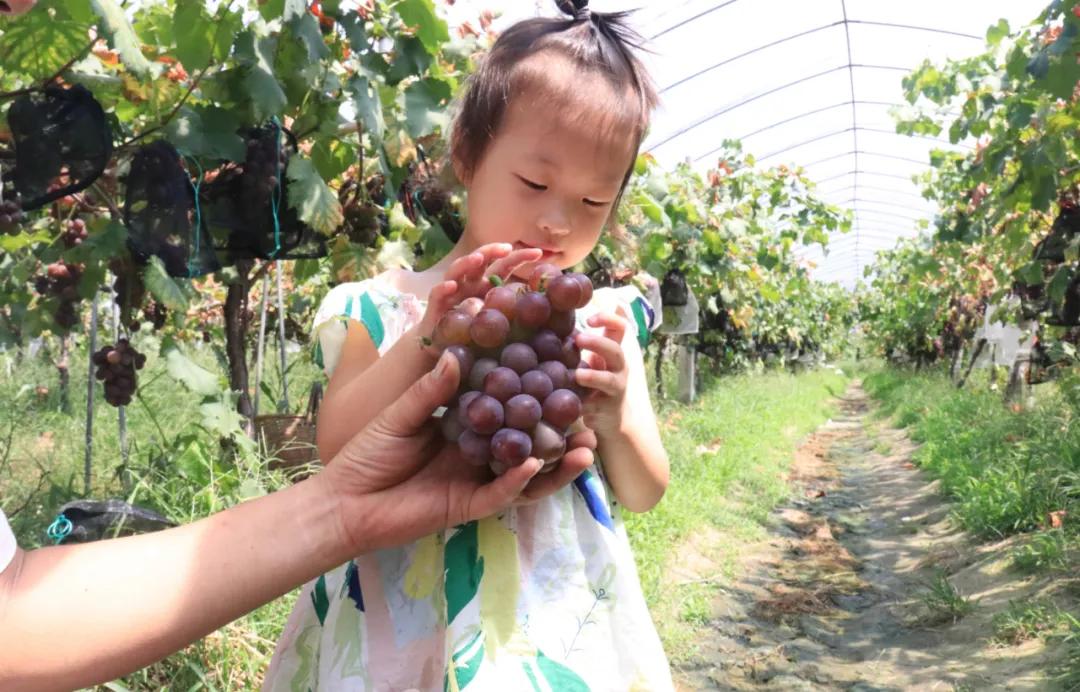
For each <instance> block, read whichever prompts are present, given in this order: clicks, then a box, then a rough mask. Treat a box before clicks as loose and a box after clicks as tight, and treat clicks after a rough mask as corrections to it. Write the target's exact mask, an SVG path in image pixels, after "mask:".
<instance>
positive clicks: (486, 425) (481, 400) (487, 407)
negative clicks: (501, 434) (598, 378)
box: [465, 392, 580, 435]
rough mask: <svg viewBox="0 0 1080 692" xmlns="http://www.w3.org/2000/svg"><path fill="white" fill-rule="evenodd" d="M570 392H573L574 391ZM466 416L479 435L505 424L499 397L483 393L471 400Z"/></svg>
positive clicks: (486, 433)
mask: <svg viewBox="0 0 1080 692" xmlns="http://www.w3.org/2000/svg"><path fill="white" fill-rule="evenodd" d="M569 393H570V394H573V392H569ZM548 398H549V399H550V398H551V397H548ZM574 398H575V399H576V398H577V397H574ZM579 405H580V404H579ZM564 413H565V411H564ZM465 418H466V419H467V420H468V422H469V428H470V429H471V430H472V431H473V432H475V433H477V434H479V435H491V434H493V433H494V432H495V431H496V430H498V429H499V428H501V427H502V425H503V406H502V404H501V403H499V401H498V399H494V398H492V397H490V396H487V395H486V394H481V395H480V396H478V397H476V398H475V399H473V400H472V401H470V402H469V406H468V407H467V408H466V409H465Z"/></svg>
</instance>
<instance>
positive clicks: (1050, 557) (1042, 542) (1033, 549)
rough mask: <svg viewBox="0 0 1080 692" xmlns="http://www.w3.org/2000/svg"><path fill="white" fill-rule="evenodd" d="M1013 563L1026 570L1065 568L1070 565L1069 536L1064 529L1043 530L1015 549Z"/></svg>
mask: <svg viewBox="0 0 1080 692" xmlns="http://www.w3.org/2000/svg"><path fill="white" fill-rule="evenodd" d="M1012 559H1013V564H1014V565H1015V566H1016V567H1017V568H1018V569H1021V570H1023V571H1025V572H1036V571H1048V570H1064V569H1067V568H1068V566H1069V544H1068V537H1067V536H1066V534H1065V531H1064V530H1062V529H1050V530H1049V531H1041V532H1039V533H1036V534H1035V535H1034V536H1032V537H1031V540H1030V541H1028V542H1027V543H1025V544H1024V545H1022V546H1020V547H1019V548H1017V549H1016V550H1014V551H1013V555H1012Z"/></svg>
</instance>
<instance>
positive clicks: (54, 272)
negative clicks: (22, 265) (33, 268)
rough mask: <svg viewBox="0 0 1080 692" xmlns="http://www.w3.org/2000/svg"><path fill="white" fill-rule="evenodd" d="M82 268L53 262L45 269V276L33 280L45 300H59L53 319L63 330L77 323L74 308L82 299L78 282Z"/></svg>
mask: <svg viewBox="0 0 1080 692" xmlns="http://www.w3.org/2000/svg"><path fill="white" fill-rule="evenodd" d="M82 273H83V268H82V266H81V265H78V264H69V263H68V262H54V263H52V264H50V265H48V266H47V267H45V274H44V275H42V276H39V277H37V279H35V280H34V288H35V289H36V290H37V292H38V293H39V294H40V295H41V296H43V297H46V298H49V297H55V298H58V299H59V304H58V305H57V308H56V312H54V313H53V319H54V320H56V324H58V325H59V326H61V327H63V328H64V329H71V328H72V327H74V326H75V325H76V324H77V323H78V321H79V315H78V313H77V312H76V309H75V308H76V306H77V305H78V304H79V301H80V300H82V297H81V296H80V295H79V280H80V279H81V278H82Z"/></svg>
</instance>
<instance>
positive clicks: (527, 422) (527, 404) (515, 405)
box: [504, 394, 543, 430]
mask: <svg viewBox="0 0 1080 692" xmlns="http://www.w3.org/2000/svg"><path fill="white" fill-rule="evenodd" d="M504 408H505V410H506V415H505V416H504V418H505V421H504V422H505V424H506V427H508V428H517V429H518V430H531V429H532V428H533V426H534V425H536V424H537V423H539V422H540V418H541V417H542V416H543V409H542V408H541V407H540V402H539V401H537V400H536V399H534V398H533V397H531V396H529V395H528V394H518V395H517V396H515V397H512V398H511V399H510V400H509V401H507V402H506V406H505V407H504Z"/></svg>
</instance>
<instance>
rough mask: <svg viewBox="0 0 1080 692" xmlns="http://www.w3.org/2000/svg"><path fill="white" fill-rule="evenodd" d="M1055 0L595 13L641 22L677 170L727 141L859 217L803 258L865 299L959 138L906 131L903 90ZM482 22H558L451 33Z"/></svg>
mask: <svg viewBox="0 0 1080 692" xmlns="http://www.w3.org/2000/svg"><path fill="white" fill-rule="evenodd" d="M1047 1H1048V0H977V1H976V0H933V1H931V0H905V2H883V0H607V1H604V0H593V2H591V3H590V7H591V8H592V9H594V10H597V11H612V10H627V9H636V10H638V12H637V13H636V15H635V19H634V21H635V23H636V25H637V27H638V30H639V31H640V32H641V34H642V35H643V36H645V37H647V38H649V39H650V41H649V43H648V47H649V49H650V50H651V51H652V53H651V54H650V55H646V62H647V64H648V66H649V68H650V70H651V72H652V75H653V78H654V79H655V81H656V83H657V86H658V87H659V88H660V89H661V99H662V105H661V108H660V110H659V112H657V113H656V115H655V117H654V120H653V128H652V132H651V134H650V136H649V139H648V140H647V141H646V144H645V148H646V149H647V150H648V151H650V152H651V153H652V154H653V155H655V156H656V157H657V159H658V160H659V161H660V162H661V163H662V164H664V165H673V164H675V163H678V162H680V161H686V160H689V161H691V162H693V164H694V166H695V167H696V168H699V169H701V170H704V169H706V168H708V167H711V166H714V165H715V164H716V163H717V152H718V151H719V148H720V146H721V145H722V143H723V142H724V140H727V139H740V140H742V142H743V148H744V150H745V151H746V152H748V153H752V154H753V155H754V156H755V157H757V159H758V161H759V162H761V164H763V165H770V166H773V165H779V164H782V163H783V164H788V165H801V166H803V167H804V168H805V169H806V172H807V174H808V176H809V177H810V178H811V179H812V180H814V181H815V182H816V183H818V194H819V195H820V196H821V197H823V198H824V199H825V200H827V201H829V202H831V203H834V204H837V205H839V206H842V207H845V208H848V209H851V210H852V211H853V213H854V218H855V224H854V227H853V229H852V232H851V233H849V234H847V235H842V236H837V237H835V238H834V239H833V242H831V243H830V249H829V252H828V254H827V255H823V253H822V252H821V250H820V248H818V247H816V246H814V247H808V248H800V250H799V252H800V255H801V256H803V257H805V258H806V260H807V261H809V262H811V263H813V266H815V269H814V274H815V276H817V277H818V278H820V279H823V280H827V281H838V282H840V283H842V284H843V285H845V286H853V285H854V284H855V283H856V281H857V280H858V278H859V277H861V276H862V274H863V268H864V267H865V266H867V265H868V264H872V262H873V259H874V254H875V253H876V252H877V251H878V250H881V249H885V248H889V247H892V246H893V245H894V244H895V243H896V240H897V239H898V238H899V237H902V236H910V235H914V234H915V233H917V231H918V225H917V224H918V221H919V220H920V219H927V220H932V219H933V215H934V211H935V209H934V207H933V206H932V204H931V203H929V202H927V201H926V200H924V199H923V198H922V197H921V195H920V194H919V189H918V187H917V186H916V185H915V183H914V182H912V180H911V178H912V176H913V175H916V174H919V173H921V172H923V171H925V170H926V169H927V168H928V167H929V152H930V150H931V149H932V148H937V147H940V148H944V149H964V148H967V147H970V146H972V144H973V143H972V142H967V143H960V144H959V145H956V146H953V145H950V144H949V142H948V141H947V139H933V138H922V137H907V136H905V135H899V134H897V133H896V131H895V124H894V120H893V117H892V115H891V112H890V111H891V110H892V109H894V108H895V107H897V106H899V107H904V106H905V104H906V101H905V100H904V95H903V89H902V87H901V80H902V79H903V78H904V76H905V75H906V74H908V73H909V72H910V71H911V70H912V69H914V68H915V67H917V66H918V65H919V64H921V63H922V61H923V60H926V59H929V60H931V61H933V62H936V63H937V62H942V61H944V60H946V59H949V58H962V57H966V56H969V55H973V54H976V53H980V52H982V51H983V50H985V46H986V42H985V36H986V29H987V28H988V27H989V26H990V25H992V24H995V23H996V22H997V21H998V20H999V19H1003V18H1004V19H1006V20H1008V22H1009V24H1010V25H1011V26H1012V27H1014V28H1016V27H1018V26H1021V25H1024V24H1026V23H1028V22H1030V21H1032V20H1034V19H1035V18H1036V17H1037V15H1038V14H1039V13H1040V12H1041V11H1042V10H1043V9H1044V8H1045V7H1046V4H1047ZM482 9H493V10H496V11H499V12H502V13H503V14H502V16H501V17H500V18H499V20H498V21H497V22H496V23H495V27H496V28H497V29H498V28H501V27H503V26H505V25H506V24H507V23H509V22H511V21H516V20H518V19H522V18H525V17H531V16H535V15H537V14H545V15H554V14H556V13H557V12H556V10H555V6H554V2H552V1H551V0H536V1H532V0H458V1H457V2H456V3H455V4H454V5H453V6H452V7H449V8H447V11H448V12H449V13H450V19H451V21H452V22H454V21H458V20H467V19H470V18H473V17H475V16H476V14H477V12H479V11H480V10H482Z"/></svg>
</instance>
